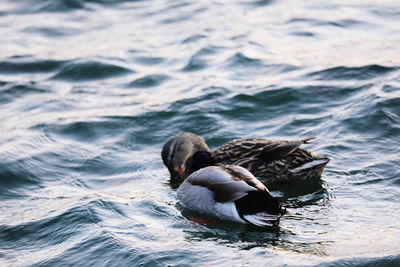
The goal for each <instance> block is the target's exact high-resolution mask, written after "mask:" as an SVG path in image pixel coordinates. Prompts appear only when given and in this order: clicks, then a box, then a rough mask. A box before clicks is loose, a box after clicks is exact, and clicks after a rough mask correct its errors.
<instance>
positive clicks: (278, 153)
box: [212, 137, 315, 165]
mask: <svg viewBox="0 0 400 267" xmlns="http://www.w3.org/2000/svg"><path fill="white" fill-rule="evenodd" d="M313 139H315V137H309V138H305V139H302V140H298V141H272V140H268V139H261V138H250V139H243V140H234V141H231V142H229V143H227V144H225V145H222V146H221V147H220V148H218V149H216V150H215V151H214V152H213V153H212V157H213V158H214V159H215V160H216V162H218V163H231V164H239V165H240V163H241V161H244V160H245V161H248V160H262V161H274V160H279V159H283V158H285V157H286V156H287V155H289V154H290V153H292V152H293V151H295V150H296V149H297V148H298V147H299V146H301V145H302V144H309V143H311V140H313Z"/></svg>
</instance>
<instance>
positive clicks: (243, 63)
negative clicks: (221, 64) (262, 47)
mask: <svg viewBox="0 0 400 267" xmlns="http://www.w3.org/2000/svg"><path fill="white" fill-rule="evenodd" d="M227 62H228V66H229V67H260V66H262V61H261V60H259V59H255V58H250V57H247V56H245V55H244V54H242V53H236V54H234V55H233V56H232V57H230V58H229V59H228V60H227Z"/></svg>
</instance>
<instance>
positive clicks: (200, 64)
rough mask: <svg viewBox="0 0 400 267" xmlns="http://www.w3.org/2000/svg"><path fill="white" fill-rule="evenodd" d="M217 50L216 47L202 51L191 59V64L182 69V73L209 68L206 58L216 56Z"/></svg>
mask: <svg viewBox="0 0 400 267" xmlns="http://www.w3.org/2000/svg"><path fill="white" fill-rule="evenodd" d="M216 49H217V48H215V47H205V48H202V49H200V50H199V51H197V52H196V53H195V54H194V55H192V56H191V57H190V60H189V62H188V63H187V64H186V66H185V67H183V68H182V71H197V70H201V69H204V68H206V67H207V66H208V64H207V60H206V57H207V56H209V55H213V54H215V53H216Z"/></svg>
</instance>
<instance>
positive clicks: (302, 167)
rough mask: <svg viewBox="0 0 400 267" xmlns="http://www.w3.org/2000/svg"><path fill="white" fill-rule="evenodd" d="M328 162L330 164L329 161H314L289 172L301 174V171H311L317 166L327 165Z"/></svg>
mask: <svg viewBox="0 0 400 267" xmlns="http://www.w3.org/2000/svg"><path fill="white" fill-rule="evenodd" d="M327 162H328V160H327V159H318V160H313V161H311V162H308V163H306V164H303V165H301V166H300V167H297V168H295V169H292V170H289V171H290V172H299V171H302V170H306V169H309V168H312V167H315V166H318V165H322V164H325V163H327Z"/></svg>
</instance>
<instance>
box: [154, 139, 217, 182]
mask: <svg viewBox="0 0 400 267" xmlns="http://www.w3.org/2000/svg"><path fill="white" fill-rule="evenodd" d="M199 151H202V152H206V153H209V154H210V148H209V147H208V146H207V144H206V143H205V142H204V140H203V138H201V137H200V136H198V135H196V134H193V133H181V134H178V135H176V136H174V137H171V138H170V139H168V140H167V142H165V144H164V146H163V148H162V152H161V158H162V160H163V162H164V165H165V166H166V167H167V168H168V171H169V173H170V175H171V179H170V182H171V183H173V184H176V183H180V182H182V181H183V180H184V179H185V178H186V177H187V176H188V175H189V174H191V173H192V172H193V171H194V168H198V167H197V166H194V167H192V164H193V162H194V160H193V155H194V154H195V153H196V152H199ZM210 157H211V154H210ZM201 158H202V157H201ZM204 164H205V163H204ZM204 164H203V163H201V165H204ZM207 164H208V163H207Z"/></svg>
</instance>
